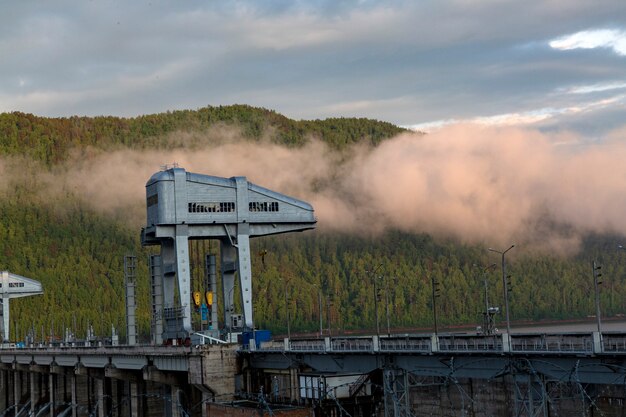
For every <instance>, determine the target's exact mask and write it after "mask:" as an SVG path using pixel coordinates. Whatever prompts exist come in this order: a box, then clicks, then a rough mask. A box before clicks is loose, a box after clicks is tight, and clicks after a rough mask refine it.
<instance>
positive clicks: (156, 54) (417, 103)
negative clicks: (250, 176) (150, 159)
mask: <svg viewBox="0 0 626 417" xmlns="http://www.w3.org/2000/svg"><path fill="white" fill-rule="evenodd" d="M0 56H1V57H2V58H1V60H0V80H2V81H0V112H12V111H21V112H26V113H33V114H36V115H40V116H48V117H67V116H72V115H86V116H97V115H113V116H123V117H133V116H137V115H142V114H152V113H159V112H165V111H168V110H177V109H197V108H200V107H204V106H207V105H214V106H216V105H228V104H235V103H238V104H249V105H252V106H260V107H265V108H268V109H272V110H276V111H277V112H279V113H282V114H284V115H286V116H287V117H290V118H294V119H317V118H322V119H323V118H327V117H368V118H373V119H378V120H384V121H388V122H392V123H394V124H397V125H400V126H406V127H412V128H414V129H419V130H423V131H428V132H430V131H434V130H436V129H439V128H441V127H442V126H447V125H450V124H455V123H465V122H475V123H478V124H482V125H488V126H494V125H495V126H521V127H530V128H532V129H535V128H536V129H539V130H542V131H546V132H550V131H552V132H554V131H556V132H562V131H572V132H577V133H578V134H581V135H584V136H585V137H587V138H589V139H592V140H593V139H602V138H603V137H605V136H607V135H610V134H612V133H611V132H614V131H615V130H616V129H619V128H620V127H622V126H623V125H624V120H626V117H625V116H626V1H624V0H597V1H589V0H567V1H566V0H527V1H523V2H522V1H519V0H423V1H393V0H391V1H384V2H383V1H380V2H377V1H367V0H365V1H337V0H334V1H282V0H267V1H221V2H220V1H193V0H185V1H159V0H137V1H132V2H126V1H116V0H113V1H106V2H105V1H100V0H92V1H46V2H41V1H28V0H26V1H19V2H17V1H15V2H11V1H4V2H2V5H1V6H0Z"/></svg>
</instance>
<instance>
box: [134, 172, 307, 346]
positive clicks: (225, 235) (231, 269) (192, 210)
mask: <svg viewBox="0 0 626 417" xmlns="http://www.w3.org/2000/svg"><path fill="white" fill-rule="evenodd" d="M146 205H147V224H146V227H145V228H144V229H143V230H142V244H143V245H160V246H161V255H160V258H161V259H160V262H161V265H160V268H159V270H160V272H159V274H160V275H161V277H162V281H161V283H162V285H161V292H162V300H163V301H162V302H163V309H162V314H163V318H164V330H163V338H164V339H173V338H181V337H187V336H188V335H189V334H190V332H191V331H192V326H191V297H192V293H191V283H190V264H189V245H188V242H189V240H190V239H217V240H219V242H220V264H221V279H222V303H223V307H224V321H225V326H226V328H227V329H230V326H231V316H230V315H231V313H232V312H233V306H234V303H233V291H234V288H235V273H237V274H238V276H239V283H240V291H241V305H242V308H243V319H244V323H243V328H244V330H252V329H254V323H253V318H252V273H251V259H250V238H251V237H256V236H266V235H273V234H278V233H287V232H295V231H302V230H307V229H313V228H314V227H315V223H316V219H315V216H314V211H313V207H312V206H311V205H310V204H308V203H306V202H304V201H300V200H297V199H295V198H291V197H289V196H286V195H284V194H280V193H278V192H275V191H271V190H268V189H266V188H263V187H260V186H258V185H255V184H252V183H250V182H248V180H247V179H246V178H245V177H232V178H221V177H213V176H208V175H202V174H194V173H191V172H186V171H185V170H184V169H182V168H171V169H167V170H164V171H160V172H157V173H155V174H154V175H152V177H151V178H150V179H149V180H148V182H147V184H146ZM176 284H177V286H176Z"/></svg>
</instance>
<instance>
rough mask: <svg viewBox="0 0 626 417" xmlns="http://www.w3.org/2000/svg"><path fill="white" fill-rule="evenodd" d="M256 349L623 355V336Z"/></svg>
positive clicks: (307, 342)
mask: <svg viewBox="0 0 626 417" xmlns="http://www.w3.org/2000/svg"><path fill="white" fill-rule="evenodd" d="M258 350H265V351H269V350H274V351H293V352H347V353H349V352H372V353H373V352H415V353H434V352H450V353H464V352H466V353H503V354H504V353H516V354H525V353H536V354H560V353H574V354H583V355H596V354H626V333H620V332H613V333H603V334H602V335H600V334H599V333H598V332H592V333H561V334H545V333H544V334H542V333H528V334H519V333H517V334H512V335H507V334H506V333H502V334H496V335H489V336H484V335H477V334H443V335H442V334H440V335H437V336H435V335H393V336H359V337H344V336H340V337H335V338H330V337H325V338H323V339H319V338H318V339H291V340H289V339H284V341H281V342H268V343H263V344H262V345H261V346H260V347H259V349H258Z"/></svg>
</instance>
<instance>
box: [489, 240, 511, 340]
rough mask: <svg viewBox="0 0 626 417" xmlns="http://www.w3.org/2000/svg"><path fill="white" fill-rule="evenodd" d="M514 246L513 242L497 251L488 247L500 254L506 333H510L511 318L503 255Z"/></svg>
mask: <svg viewBox="0 0 626 417" xmlns="http://www.w3.org/2000/svg"><path fill="white" fill-rule="evenodd" d="M514 247H515V244H513V245H511V246H509V248H508V249H507V250H505V251H499V250H496V249H493V248H489V250H490V251H491V252H495V253H499V254H500V255H502V291H503V293H504V308H505V310H506V332H507V334H509V335H510V334H511V318H510V315H509V288H508V285H507V282H506V263H505V261H504V255H506V253H507V252H508V251H510V250H511V249H513V248H514Z"/></svg>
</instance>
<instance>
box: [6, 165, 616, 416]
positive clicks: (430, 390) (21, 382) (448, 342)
mask: <svg viewBox="0 0 626 417" xmlns="http://www.w3.org/2000/svg"><path fill="white" fill-rule="evenodd" d="M146 214H147V215H146V225H145V227H144V228H143V230H142V231H141V241H142V244H144V245H146V246H156V247H158V254H154V255H151V256H150V259H149V260H147V261H148V263H149V277H148V279H149V283H150V289H151V294H150V300H151V305H150V308H151V311H150V313H151V317H152V321H151V334H150V343H146V344H140V343H138V339H139V338H138V336H137V331H136V323H135V310H136V295H137V294H136V293H135V290H136V280H137V276H136V275H137V274H136V265H137V259H136V258H135V257H134V256H130V255H129V256H127V257H126V258H125V259H124V276H125V283H126V340H125V341H123V343H122V341H120V340H119V338H118V337H117V335H116V333H115V332H112V334H111V337H110V338H109V339H107V340H103V339H97V338H95V337H93V334H91V333H89V334H87V336H86V337H85V339H83V340H77V339H76V338H75V337H73V335H66V337H65V338H63V339H62V340H61V341H58V342H51V341H43V340H42V341H36V340H34V338H33V339H30V340H26V341H25V342H19V343H15V342H13V343H12V342H10V341H7V340H5V342H4V343H3V344H2V349H0V417H2V416H7V417H8V416H13V417H17V416H50V417H54V416H98V417H100V416H102V417H104V416H119V417H126V416H128V417H134V416H138V417H140V416H141V417H144V416H168V417H169V416H198V417H200V416H202V417H204V416H213V417H215V416H220V417H221V416H228V417H231V416H232V417H235V416H241V417H243V416H252V415H260V414H262V415H267V416H272V415H279V414H284V415H288V414H289V415H291V416H293V417H296V416H297V417H304V416H311V417H312V416H314V415H315V416H318V417H321V416H329V417H340V416H345V417H365V416H377V417H383V416H385V417H391V416H394V417H418V416H430V415H437V416H485V417H487V416H528V417H530V416H569V415H581V416H592V415H604V416H621V415H623V410H624V409H625V408H626V405H625V404H624V402H625V401H626V331H610V332H607V331H600V329H598V331H589V332H554V331H550V332H542V331H537V332H532V333H530V332H526V333H521V332H519V333H516V332H514V331H511V332H499V333H498V332H491V331H489V332H487V331H484V332H471V333H464V334H460V333H456V334H450V333H442V332H435V333H433V334H408V333H407V334H385V335H381V334H380V332H378V331H377V332H376V334H375V335H367V336H353V337H348V336H343V335H335V336H333V335H331V334H330V331H328V334H325V333H324V332H323V330H322V329H321V326H320V333H319V334H318V336H317V337H296V338H292V337H286V338H281V339H272V338H271V335H270V334H269V332H267V331H265V330H259V329H256V328H255V323H254V310H253V300H254V294H253V292H252V288H253V286H252V280H253V279H254V274H253V271H252V268H251V254H250V239H251V238H254V237H257V236H266V235H273V234H282V233H291V232H297V231H305V230H310V229H313V228H314V227H315V225H316V218H315V216H314V210H313V207H312V206H311V205H310V204H308V203H306V202H304V201H301V200H298V199H295V198H292V197H289V196H286V195H284V194H280V193H278V192H275V191H272V190H269V189H266V188H263V187H261V186H258V185H256V184H253V183H250V182H249V181H248V180H247V179H246V178H245V177H233V178H221V177H213V176H208V175H202V174H195V173H190V172H187V171H185V170H184V169H182V168H178V167H175V168H171V169H164V170H162V171H159V172H157V173H155V174H154V175H153V176H152V177H151V178H150V179H149V180H148V182H147V184H146ZM202 239H212V240H216V241H218V242H219V254H217V253H211V254H206V256H205V258H204V275H203V285H202V291H199V290H198V288H197V287H194V286H193V285H192V277H191V273H190V271H191V266H190V250H189V248H190V245H189V242H190V241H194V240H202ZM22 278H24V277H22ZM24 279H26V278H24ZM25 282H26V281H25ZM33 282H36V281H33ZM218 284H219V285H218ZM35 289H36V290H37V288H35ZM235 297H237V299H235ZM218 307H219V308H218ZM486 308H487V309H488V308H489V305H487V306H486ZM237 309H241V312H238V311H236V310H237ZM7 310H8V307H7ZM218 312H220V313H221V317H218ZM7 313H8V311H7ZM486 314H487V312H486ZM6 326H8V324H7V325H6ZM5 330H6V329H5ZM289 336H290V335H289ZM5 339H6V338H5Z"/></svg>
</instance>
